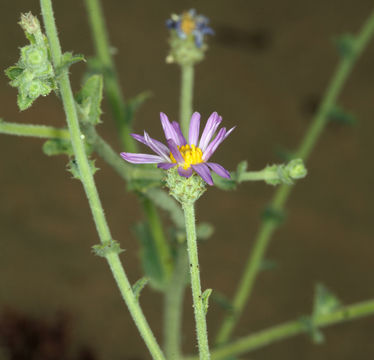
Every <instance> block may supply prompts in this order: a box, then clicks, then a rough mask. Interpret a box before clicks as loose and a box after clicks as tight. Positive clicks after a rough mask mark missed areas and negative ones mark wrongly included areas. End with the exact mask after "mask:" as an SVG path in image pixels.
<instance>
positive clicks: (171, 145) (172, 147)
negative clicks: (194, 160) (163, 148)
mask: <svg viewBox="0 0 374 360" xmlns="http://www.w3.org/2000/svg"><path fill="white" fill-rule="evenodd" d="M168 145H169V149H170V151H171V153H172V154H173V156H174V159H175V160H176V161H177V163H180V164H183V163H184V159H183V156H182V154H181V153H180V151H179V150H178V146H177V144H176V143H175V142H174V140H173V139H169V140H168Z"/></svg>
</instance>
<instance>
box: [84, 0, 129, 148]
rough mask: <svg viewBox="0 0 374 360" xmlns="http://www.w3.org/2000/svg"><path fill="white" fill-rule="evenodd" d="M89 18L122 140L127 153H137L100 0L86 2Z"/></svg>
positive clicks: (109, 98) (107, 93)
mask: <svg viewBox="0 0 374 360" xmlns="http://www.w3.org/2000/svg"><path fill="white" fill-rule="evenodd" d="M85 3H86V8H87V11H88V15H89V16H88V18H89V22H90V27H91V31H92V38H93V41H94V46H95V51H96V55H97V58H98V59H99V61H100V63H101V66H102V71H103V75H104V81H105V92H106V95H107V97H108V100H109V103H110V107H111V109H112V112H113V116H114V119H115V121H116V124H117V127H118V130H119V132H120V138H121V141H122V143H123V144H124V147H125V149H126V151H129V152H136V145H135V142H134V140H133V138H132V137H131V135H130V134H131V133H132V130H131V118H130V116H129V115H130V114H129V112H128V111H127V108H126V103H125V102H124V100H123V94H122V90H121V86H120V84H119V81H118V76H117V74H116V70H115V66H114V62H113V59H112V56H111V53H110V45H109V40H108V34H107V31H106V27H105V22H104V16H103V11H102V9H101V5H100V1H99V0H85Z"/></svg>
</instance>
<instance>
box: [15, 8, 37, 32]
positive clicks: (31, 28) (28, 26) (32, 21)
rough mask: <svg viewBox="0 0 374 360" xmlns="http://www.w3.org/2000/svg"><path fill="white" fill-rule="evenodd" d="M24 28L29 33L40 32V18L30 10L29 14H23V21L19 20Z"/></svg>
mask: <svg viewBox="0 0 374 360" xmlns="http://www.w3.org/2000/svg"><path fill="white" fill-rule="evenodd" d="M19 24H20V25H21V27H22V29H23V30H24V31H25V32H26V33H29V34H37V33H38V32H40V31H41V30H40V23H39V20H38V19H37V18H36V17H35V16H34V15H33V14H31V12H28V13H27V14H21V21H20V22H19Z"/></svg>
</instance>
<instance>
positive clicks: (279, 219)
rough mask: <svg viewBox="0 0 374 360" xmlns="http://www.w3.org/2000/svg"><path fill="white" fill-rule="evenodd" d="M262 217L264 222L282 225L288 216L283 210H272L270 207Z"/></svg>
mask: <svg viewBox="0 0 374 360" xmlns="http://www.w3.org/2000/svg"><path fill="white" fill-rule="evenodd" d="M261 217H262V219H263V221H273V222H276V223H278V224H282V223H283V222H284V220H285V218H286V214H285V212H284V211H283V210H279V209H275V208H272V207H271V206H268V207H266V208H265V210H264V211H263V212H262V214H261Z"/></svg>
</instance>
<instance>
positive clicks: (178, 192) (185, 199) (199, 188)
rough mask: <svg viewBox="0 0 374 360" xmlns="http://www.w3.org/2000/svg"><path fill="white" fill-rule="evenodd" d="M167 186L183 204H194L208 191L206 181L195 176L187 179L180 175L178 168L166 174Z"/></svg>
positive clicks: (171, 193)
mask: <svg viewBox="0 0 374 360" xmlns="http://www.w3.org/2000/svg"><path fill="white" fill-rule="evenodd" d="M166 185H167V187H168V188H169V190H170V195H172V196H173V197H174V198H175V199H176V200H177V201H179V202H180V203H181V204H186V203H188V204H191V203H192V204H193V203H194V202H195V201H196V200H197V199H199V197H200V196H201V195H202V194H203V193H204V192H205V190H206V183H205V181H204V180H203V179H202V178H201V177H200V176H198V175H196V174H193V175H191V176H190V177H189V178H185V177H183V176H180V175H179V174H178V170H177V168H176V167H174V168H172V169H170V170H168V171H167V172H166Z"/></svg>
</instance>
